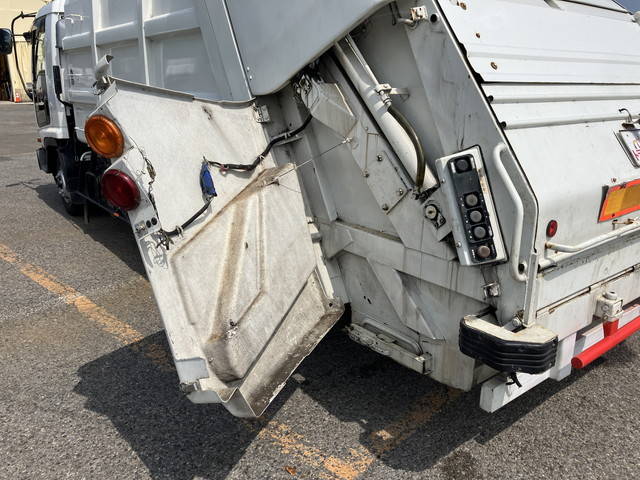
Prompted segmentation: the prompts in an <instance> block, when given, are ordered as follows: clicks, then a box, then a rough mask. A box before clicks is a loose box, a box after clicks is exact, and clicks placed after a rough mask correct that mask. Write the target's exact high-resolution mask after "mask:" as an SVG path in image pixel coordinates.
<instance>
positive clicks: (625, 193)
mask: <svg viewBox="0 0 640 480" xmlns="http://www.w3.org/2000/svg"><path fill="white" fill-rule="evenodd" d="M636 210H640V179H638V180H633V181H631V182H628V183H624V184H622V185H616V186H614V187H609V190H608V191H607V195H606V197H605V199H604V203H603V204H602V210H600V219H599V221H600V222H605V221H607V220H611V219H612V218H617V217H621V216H622V215H626V214H627V213H631V212H635V211H636Z"/></svg>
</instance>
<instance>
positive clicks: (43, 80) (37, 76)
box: [31, 17, 51, 127]
mask: <svg viewBox="0 0 640 480" xmlns="http://www.w3.org/2000/svg"><path fill="white" fill-rule="evenodd" d="M46 18H47V17H40V18H38V19H37V20H36V21H35V22H34V24H33V31H32V32H33V36H32V39H33V40H32V42H33V43H32V46H31V49H32V50H31V53H32V62H33V65H32V73H33V104H34V106H35V109H36V121H37V122H38V126H39V127H45V126H47V125H49V123H50V122H51V114H50V110H49V95H48V91H47V75H46V66H45V65H46V62H45V58H46V46H45V41H46Z"/></svg>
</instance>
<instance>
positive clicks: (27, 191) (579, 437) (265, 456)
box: [0, 104, 640, 480]
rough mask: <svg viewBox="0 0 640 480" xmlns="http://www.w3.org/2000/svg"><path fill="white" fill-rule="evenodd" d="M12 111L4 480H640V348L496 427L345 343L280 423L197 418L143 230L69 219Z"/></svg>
mask: <svg viewBox="0 0 640 480" xmlns="http://www.w3.org/2000/svg"><path fill="white" fill-rule="evenodd" d="M32 108H33V107H32V106H31V105H12V104H0V225H1V228H0V285H1V289H0V292H1V296H0V328H1V330H0V382H2V384H1V388H0V479H62V478H64V479H67V478H71V479H120V478H122V479H176V480H191V479H243V480H246V479H294V478H309V479H333V480H336V479H337V480H359V479H380V480H382V479H385V480H386V479H427V478H429V479H431V478H434V479H465V480H470V479H518V478H535V479H545V478H549V479H556V478H563V479H603V478H607V479H608V478H622V479H629V478H640V448H638V443H639V440H640V433H639V432H640V403H639V399H640V374H639V372H640V358H639V357H638V355H639V353H640V340H639V339H638V338H633V339H631V340H628V341H627V342H625V343H624V344H622V345H620V346H619V347H618V348H616V349H615V350H614V351H612V352H610V353H609V354H608V355H606V357H605V358H603V359H600V360H598V361H597V362H595V363H594V364H593V365H592V366H590V367H588V368H586V369H585V370H584V371H581V372H578V373H574V374H572V375H571V376H570V377H569V378H567V379H565V380H564V381H561V382H554V381H552V380H550V381H547V382H545V383H543V384H542V385H540V386H539V387H537V388H536V389H535V390H533V391H531V392H529V393H527V394H526V395H525V396H523V397H521V398H519V399H517V400H516V401H514V402H512V403H511V404H509V405H507V406H506V407H504V408H503V409H501V410H500V411H498V412H497V413H495V414H488V413H485V412H483V411H481V410H480V409H479V407H478V400H479V389H475V390H473V391H471V392H467V393H465V392H459V391H456V390H452V389H448V388H446V387H444V386H442V385H440V384H438V383H436V382H434V381H432V380H430V379H428V378H426V377H422V376H420V375H418V374H417V373H414V372H412V371H409V370H408V369H405V368H403V367H401V366H399V365H397V364H395V363H393V362H392V361H390V360H388V359H386V358H383V357H381V356H379V355H377V354H375V353H374V352H372V351H369V350H367V349H366V348H363V347H361V346H359V345H357V344H355V343H353V342H351V341H350V340H349V339H348V338H347V337H346V336H345V335H344V334H343V333H342V332H341V331H339V330H336V331H333V332H332V333H330V335H329V336H328V337H327V338H326V339H325V340H324V341H323V342H322V343H321V344H320V346H319V347H318V348H317V349H316V350H315V352H314V353H313V354H311V355H310V356H309V357H308V358H307V359H306V360H305V361H304V362H303V363H302V365H301V366H300V368H299V369H298V371H297V372H296V374H295V375H294V377H293V378H291V379H290V380H289V382H288V383H287V385H286V387H285V388H284V390H283V391H282V392H281V393H280V395H279V396H278V398H277V399H276V401H275V402H274V404H273V405H272V406H271V407H270V408H269V409H268V410H267V412H266V414H265V416H264V417H263V418H261V419H258V420H251V421H249V420H242V419H237V418H234V417H232V416H231V415H230V414H229V413H227V411H226V410H225V409H224V408H223V407H221V406H218V405H194V404H192V403H190V402H189V401H188V400H187V399H186V398H185V397H184V396H183V394H182V393H180V391H179V389H178V379H177V376H176V374H175V370H174V369H173V366H172V363H171V356H170V353H169V351H168V346H167V343H166V340H165V335H164V332H163V330H162V325H161V322H160V318H159V314H158V310H157V307H156V305H155V301H154V298H153V295H152V292H151V289H150V286H149V283H148V281H147V279H146V277H145V274H144V269H143V266H142V263H141V261H140V258H139V254H138V251H137V247H136V244H135V242H134V240H133V237H132V234H131V231H130V228H129V226H128V225H126V224H124V223H123V222H122V221H119V220H117V219H114V218H111V217H110V216H108V215H106V214H98V213H94V215H93V216H92V218H91V221H90V222H89V223H88V224H85V223H84V221H83V220H82V219H81V218H72V217H69V216H68V215H67V214H66V213H65V211H64V209H63V208H62V204H61V202H60V201H59V199H58V196H57V191H56V187H55V185H54V183H53V179H52V177H51V176H50V175H46V174H44V173H42V172H40V171H39V170H38V167H37V162H36V160H35V155H34V149H35V148H37V143H36V141H35V138H36V137H37V132H36V128H35V125H34V120H33V114H32Z"/></svg>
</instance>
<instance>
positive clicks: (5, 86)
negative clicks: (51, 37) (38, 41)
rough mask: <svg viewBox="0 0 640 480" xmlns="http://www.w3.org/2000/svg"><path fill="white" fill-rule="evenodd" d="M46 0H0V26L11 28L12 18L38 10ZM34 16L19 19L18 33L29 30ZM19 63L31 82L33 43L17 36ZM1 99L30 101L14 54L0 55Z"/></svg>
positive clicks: (25, 79)
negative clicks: (19, 74)
mask: <svg viewBox="0 0 640 480" xmlns="http://www.w3.org/2000/svg"><path fill="white" fill-rule="evenodd" d="M46 3H48V2H47V1H46V0H0V28H10V27H11V20H12V19H13V18H14V17H15V16H16V15H18V14H19V13H20V12H21V11H23V12H24V13H32V12H36V11H38V9H40V8H41V7H42V6H43V5H44V4H46ZM32 22H33V18H25V19H22V20H17V21H16V25H15V30H16V33H22V32H25V31H28V30H29V29H30V28H31V23H32ZM16 45H17V48H16V51H17V53H18V64H19V65H20V70H21V72H22V75H23V76H24V81H25V82H31V45H29V44H28V43H26V42H25V41H24V39H23V38H22V37H17V38H16ZM0 100H13V101H23V102H24V101H28V100H29V97H28V96H27V92H25V90H24V88H23V86H22V83H21V82H20V77H19V76H18V71H17V69H16V64H15V59H14V56H13V54H12V55H0Z"/></svg>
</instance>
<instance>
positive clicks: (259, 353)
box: [0, 0, 640, 417]
mask: <svg viewBox="0 0 640 480" xmlns="http://www.w3.org/2000/svg"><path fill="white" fill-rule="evenodd" d="M33 16H34V22H33V28H32V30H31V31H29V32H26V33H25V34H24V35H25V38H28V40H29V41H30V42H31V44H32V48H33V66H32V67H33V79H34V80H33V86H32V89H31V93H32V95H33V101H34V105H35V114H36V120H37V123H38V126H39V132H40V133H39V135H40V138H41V141H42V148H40V149H39V150H38V151H37V161H38V165H39V167H40V169H42V170H43V171H44V172H46V173H49V174H51V175H52V176H53V178H54V181H55V183H56V184H57V188H58V191H59V193H60V198H61V201H62V202H63V204H64V206H65V208H66V210H67V211H68V212H69V214H71V215H82V214H83V213H84V214H87V212H88V207H89V206H91V205H98V206H100V207H101V208H103V209H105V210H107V211H108V212H110V213H111V214H112V215H113V216H114V217H118V218H120V219H121V220H125V221H127V222H129V223H130V225H131V229H132V235H133V237H134V238H135V241H136V243H137V245H138V247H139V250H140V254H141V257H142V261H143V262H144V266H145V268H146V273H147V276H148V278H149V281H150V283H151V286H152V288H153V292H154V294H155V298H156V300H157V304H158V307H159V311H160V314H161V316H162V321H163V324H164V327H165V330H166V335H167V338H168V343H169V346H170V348H171V353H172V355H173V359H174V362H175V367H176V370H177V375H178V377H179V388H180V389H181V390H182V391H183V392H184V393H185V394H186V395H187V396H188V398H189V399H191V400H192V401H193V402H196V403H221V404H222V405H224V406H225V407H226V408H227V410H228V411H229V412H231V414H233V415H236V416H240V417H255V416H260V415H261V414H262V413H263V412H264V411H265V409H266V408H267V407H268V405H269V403H270V402H271V401H272V400H273V399H274V397H275V396H276V395H277V394H278V392H279V391H280V390H281V389H282V387H283V385H284V384H285V382H286V381H287V379H288V377H289V376H290V375H291V374H292V373H293V372H294V371H295V369H296V368H297V366H298V365H299V364H300V362H301V361H302V360H303V359H304V358H305V357H306V356H308V355H309V354H310V353H311V352H312V351H313V349H314V347H316V345H317V344H318V343H319V342H320V341H321V340H322V339H323V337H324V336H325V334H326V333H327V332H328V331H329V330H330V329H331V328H332V327H333V326H334V325H335V324H336V322H337V321H338V320H339V319H340V318H341V317H343V316H344V322H341V324H342V323H343V324H344V329H345V330H346V332H347V333H348V335H349V337H350V338H351V339H352V340H354V341H355V342H357V343H359V344H362V345H364V346H366V347H368V348H370V349H372V350H374V351H375V352H377V353H379V354H380V355H384V356H386V357H389V358H390V359H392V360H394V361H396V362H398V363H400V364H402V365H403V366H405V367H407V368H409V369H412V370H414V371H415V372H416V381H419V378H418V375H424V376H428V377H430V378H432V379H435V380H436V381H438V382H442V383H444V384H446V385H449V386H451V387H453V388H456V389H461V390H471V389H472V388H473V387H474V386H476V385H481V387H479V391H480V395H479V396H480V399H479V401H480V406H481V408H483V409H484V410H486V411H489V412H493V411H496V410H497V409H499V408H500V407H502V406H504V405H506V404H507V403H509V402H510V401H512V400H514V399H515V398H517V397H519V396H520V395H523V394H524V393H526V392H527V391H529V390H531V389H532V388H534V387H535V386H536V385H538V384H540V383H541V382H543V381H545V380H555V381H559V380H562V379H564V378H566V377H567V376H569V375H571V374H572V371H573V370H576V369H581V368H585V367H586V366H588V365H590V364H591V363H592V362H594V361H595V360H596V359H598V358H599V357H601V356H602V355H603V354H605V353H606V352H608V351H609V350H611V349H613V348H615V347H616V346H617V345H619V344H620V343H621V342H623V341H624V340H625V339H627V338H629V337H630V336H631V335H633V334H634V333H635V332H636V331H637V330H639V329H640V118H639V117H640V52H639V50H638V48H637V45H638V42H639V41H640V24H639V23H638V22H639V21H640V17H639V16H638V15H634V14H632V13H631V12H630V11H629V10H628V9H626V8H623V7H622V6H621V4H619V3H617V2H615V1H613V0H580V1H578V0H464V1H459V0H418V1H415V0H397V1H389V0H349V1H348V2H344V1H340V0H324V1H322V2H320V1H314V0H297V1H295V2H287V1H284V0H271V1H269V2H265V1H262V0H136V1H132V0H53V1H52V2H50V3H48V4H47V5H46V6H44V7H43V8H42V9H41V10H40V11H39V12H37V14H34V15H33ZM16 35H19V33H17V32H7V31H5V32H3V35H1V36H0V39H5V40H3V45H2V48H3V49H4V50H5V51H10V50H11V45H10V43H9V44H7V39H9V38H15V36H16ZM114 221H115V220H114ZM345 312H348V314H345ZM354 347H355V345H354ZM611 381H615V379H612V380H611ZM354 401H356V399H354Z"/></svg>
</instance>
